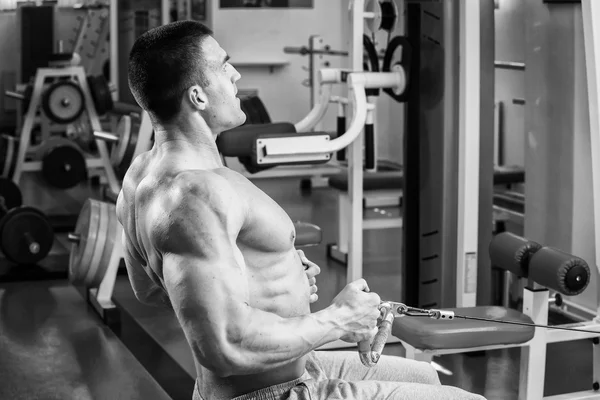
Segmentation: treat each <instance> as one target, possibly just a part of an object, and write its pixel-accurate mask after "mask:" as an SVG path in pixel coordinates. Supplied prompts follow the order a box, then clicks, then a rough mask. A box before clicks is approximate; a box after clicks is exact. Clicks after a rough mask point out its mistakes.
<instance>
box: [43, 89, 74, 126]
mask: <svg viewBox="0 0 600 400" xmlns="http://www.w3.org/2000/svg"><path fill="white" fill-rule="evenodd" d="M84 108H85V99H84V97H83V91H82V90H81V88H80V87H79V85H77V84H76V83H75V82H72V81H58V82H55V83H53V84H52V85H50V87H48V89H46V90H45V91H44V95H43V97H42V109H43V110H44V113H45V114H46V116H47V117H48V118H50V119H51V120H52V121H54V122H56V123H58V124H69V123H71V122H73V121H75V120H77V118H79V117H80V116H81V114H82V113H83V110H84Z"/></svg>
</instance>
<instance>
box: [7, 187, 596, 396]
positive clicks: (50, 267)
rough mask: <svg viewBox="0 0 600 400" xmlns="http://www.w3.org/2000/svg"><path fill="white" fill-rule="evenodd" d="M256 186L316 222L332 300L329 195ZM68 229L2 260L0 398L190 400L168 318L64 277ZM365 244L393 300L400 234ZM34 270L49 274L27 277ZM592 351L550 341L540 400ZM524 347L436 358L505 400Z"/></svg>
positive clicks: (78, 197) (183, 360)
mask: <svg viewBox="0 0 600 400" xmlns="http://www.w3.org/2000/svg"><path fill="white" fill-rule="evenodd" d="M255 183H256V184H257V185H258V186H259V187H260V188H261V189H263V190H264V191H265V192H266V193H267V194H269V195H270V196H272V197H273V198H274V199H275V200H276V201H278V202H279V204H280V205H281V206H282V207H283V208H284V209H285V210H286V211H287V212H288V214H289V215H290V217H291V218H292V220H302V221H307V222H313V223H316V224H318V225H320V226H321V228H322V229H323V234H324V240H323V243H322V244H321V245H319V246H316V247H310V248H306V249H305V253H306V254H307V256H308V258H309V259H311V260H312V261H314V262H316V263H317V264H319V265H320V266H321V267H322V272H321V274H320V275H319V276H318V277H317V284H318V286H319V300H318V302H317V303H315V304H313V311H317V310H320V309H322V308H325V307H327V306H328V305H329V304H330V302H331V300H332V299H333V298H334V297H335V296H336V295H337V293H338V292H339V291H340V290H341V289H342V288H343V286H344V285H345V280H346V269H345V267H344V266H343V265H341V264H339V263H336V262H334V261H331V260H328V259H327V257H326V244H327V243H330V242H334V241H335V240H336V235H337V232H336V230H337V207H336V193H335V192H334V191H333V190H331V189H328V188H317V189H314V190H313V192H312V194H309V195H302V194H301V192H300V185H299V180H297V179H277V180H260V181H256V182H255ZM21 189H22V190H23V192H24V198H25V202H26V204H29V205H34V206H38V207H40V208H42V209H43V210H45V211H46V212H47V213H50V214H55V215H58V216H61V217H64V215H67V213H69V212H70V213H71V216H72V215H73V214H72V213H73V212H76V211H75V210H79V208H80V207H81V204H82V202H83V199H84V198H85V196H90V193H92V195H97V193H93V192H90V190H89V188H83V189H74V190H69V191H56V192H53V193H50V194H41V193H40V189H39V186H38V185H36V184H35V183H31V182H30V181H24V183H23V184H22V185H21ZM374 214H375V213H374ZM64 236H65V234H64V233H61V234H59V237H58V238H57V240H56V243H55V248H54V250H53V252H52V254H51V256H50V257H49V258H48V260H47V261H45V262H44V263H42V265H41V266H40V267H39V268H34V269H20V268H18V267H10V266H9V265H8V264H7V263H6V262H5V261H4V260H0V282H2V283H0V376H2V378H3V379H2V385H0V399H6V400H9V399H35V398H40V399H67V398H77V399H92V398H93V399H115V398H126V399H138V398H139V399H142V398H144V399H146V398H152V399H186V400H188V399H190V398H191V393H192V388H193V380H194V375H195V373H194V367H193V362H192V358H191V354H190V352H189V349H188V347H187V343H186V342H185V338H184V336H183V333H182V331H181V330H180V328H179V326H178V325H177V321H176V319H175V317H174V315H173V313H172V312H171V311H168V310H161V309H156V308H152V307H147V306H144V305H142V304H140V303H139V302H138V301H137V300H136V299H135V297H134V295H133V293H132V291H131V287H130V286H129V282H128V280H127V277H126V276H124V275H121V276H119V278H118V281H117V285H116V288H115V293H114V297H113V298H114V301H115V303H116V304H117V305H118V307H119V309H120V310H121V321H122V322H121V325H120V327H119V328H118V329H110V328H109V327H107V326H106V325H104V324H103V323H102V321H101V320H100V318H99V317H98V316H97V315H96V314H95V313H94V312H93V311H92V310H91V308H90V307H89V306H88V305H87V303H86V301H85V293H83V292H82V291H81V290H80V289H78V288H75V287H73V286H71V285H69V283H68V282H67V280H66V275H65V273H66V272H65V271H66V269H67V266H68V244H67V243H66V241H65V240H64ZM364 240H365V241H364V249H365V251H364V275H365V279H366V280H367V282H368V283H369V285H370V287H371V289H372V290H373V291H375V292H377V293H378V294H379V295H380V296H381V297H382V299H387V300H397V301H400V300H401V299H402V293H401V279H402V273H401V266H400V262H401V253H400V247H401V246H400V245H399V244H400V243H401V231H400V230H399V229H393V230H380V231H366V232H365V239H364ZM33 275H36V276H38V277H40V276H41V277H43V278H45V279H44V280H32V279H31V277H32V276H33ZM590 346H591V345H590V343H589V342H586V341H577V342H568V343H559V344H552V345H549V346H548V358H547V365H546V384H545V395H547V396H549V395H555V394H560V393H563V392H565V391H574V390H586V389H588V388H589V386H590V385H591V382H592V354H591V347H590ZM519 351H520V350H519V349H509V350H498V351H488V352H485V353H477V354H471V355H451V356H444V357H439V358H435V359H434V361H435V362H436V363H437V365H438V371H440V379H441V380H442V383H444V384H448V385H455V386H459V387H462V388H464V389H466V390H469V391H471V392H475V393H479V394H482V395H484V396H485V397H486V398H487V399H489V400H494V399H502V400H509V399H516V398H517V387H518V377H519ZM384 353H385V354H390V355H397V356H402V355H403V349H402V347H401V346H400V345H397V344H388V345H387V346H386V348H385V351H384ZM357 357H358V356H357Z"/></svg>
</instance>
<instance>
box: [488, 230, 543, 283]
mask: <svg viewBox="0 0 600 400" xmlns="http://www.w3.org/2000/svg"><path fill="white" fill-rule="evenodd" d="M541 248H542V246H541V245H540V244H539V243H537V242H533V241H531V240H527V239H525V238H522V237H521V236H517V235H515V234H513V233H509V232H503V233H500V234H498V235H496V236H494V238H493V239H492V241H491V243H490V247H489V253H490V260H491V262H492V266H494V267H496V268H501V269H504V270H507V271H510V272H512V273H513V274H515V275H517V276H519V277H523V278H526V277H527V276H528V269H529V263H530V262H529V261H530V259H531V257H532V256H533V254H535V253H536V252H537V251H539V250H540V249H541Z"/></svg>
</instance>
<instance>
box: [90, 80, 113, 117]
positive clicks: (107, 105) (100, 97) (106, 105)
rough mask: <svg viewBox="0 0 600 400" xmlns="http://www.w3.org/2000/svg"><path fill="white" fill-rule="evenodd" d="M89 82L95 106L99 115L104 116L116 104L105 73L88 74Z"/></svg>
mask: <svg viewBox="0 0 600 400" xmlns="http://www.w3.org/2000/svg"><path fill="white" fill-rule="evenodd" d="M87 84H88V86H89V88H90V94H91V96H92V100H93V101H94V107H95V108H96V113H97V114H98V116H102V115H104V114H106V113H107V112H109V111H110V110H112V109H113V107H114V104H113V100H112V95H111V93H110V87H109V86H108V81H107V80H106V78H105V77H104V75H97V76H88V77H87Z"/></svg>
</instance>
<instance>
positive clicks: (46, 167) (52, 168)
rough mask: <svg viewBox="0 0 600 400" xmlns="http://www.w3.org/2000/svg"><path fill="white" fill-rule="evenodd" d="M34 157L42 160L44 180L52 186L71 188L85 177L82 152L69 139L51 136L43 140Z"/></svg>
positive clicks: (85, 164)
mask: <svg viewBox="0 0 600 400" xmlns="http://www.w3.org/2000/svg"><path fill="white" fill-rule="evenodd" d="M36 158H37V159H38V160H42V175H43V176H44V180H45V181H46V182H48V183H49V184H50V185H52V186H54V187H57V188H60V189H68V188H72V187H74V186H76V185H77V184H79V182H81V181H83V180H85V179H86V178H87V163H86V161H85V157H84V155H83V152H82V151H81V149H80V148H79V146H77V144H75V143H74V142H73V141H71V140H69V139H65V138H61V137H53V138H50V139H48V140H46V141H44V143H42V145H41V146H40V148H39V149H38V151H37V152H36Z"/></svg>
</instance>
